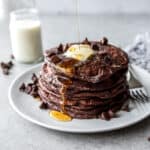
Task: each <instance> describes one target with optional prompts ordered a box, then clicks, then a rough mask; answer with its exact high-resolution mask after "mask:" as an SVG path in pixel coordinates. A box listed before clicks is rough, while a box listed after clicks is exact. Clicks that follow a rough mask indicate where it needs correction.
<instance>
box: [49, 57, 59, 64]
mask: <svg viewBox="0 0 150 150" xmlns="http://www.w3.org/2000/svg"><path fill="white" fill-rule="evenodd" d="M60 61H61V59H60V58H59V57H58V56H56V55H54V56H52V57H51V62H52V63H54V64H57V63H59V62H60Z"/></svg>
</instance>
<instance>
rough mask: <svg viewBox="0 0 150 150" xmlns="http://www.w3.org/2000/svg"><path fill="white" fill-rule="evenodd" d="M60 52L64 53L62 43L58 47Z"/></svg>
mask: <svg viewBox="0 0 150 150" xmlns="http://www.w3.org/2000/svg"><path fill="white" fill-rule="evenodd" d="M58 52H60V53H62V52H63V45H62V44H61V43H60V44H59V46H58Z"/></svg>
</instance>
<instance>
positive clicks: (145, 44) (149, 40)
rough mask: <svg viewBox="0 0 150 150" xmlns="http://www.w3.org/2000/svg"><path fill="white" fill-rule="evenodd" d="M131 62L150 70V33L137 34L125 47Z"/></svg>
mask: <svg viewBox="0 0 150 150" xmlns="http://www.w3.org/2000/svg"><path fill="white" fill-rule="evenodd" d="M125 51H126V52H127V53H128V56H129V59H130V62H131V63H134V64H136V65H138V66H140V67H142V68H144V69H146V70H148V71H149V72H150V33H148V32H147V33H144V34H138V35H137V36H136V37H135V39H134V41H133V43H132V44H131V45H129V46H127V47H126V48H125Z"/></svg>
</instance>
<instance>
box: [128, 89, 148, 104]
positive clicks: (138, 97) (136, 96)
mask: <svg viewBox="0 0 150 150" xmlns="http://www.w3.org/2000/svg"><path fill="white" fill-rule="evenodd" d="M129 92H130V98H131V99H132V100H134V101H136V102H138V103H148V102H150V98H149V97H148V96H147V95H146V94H145V92H144V90H143V88H134V89H130V90H129Z"/></svg>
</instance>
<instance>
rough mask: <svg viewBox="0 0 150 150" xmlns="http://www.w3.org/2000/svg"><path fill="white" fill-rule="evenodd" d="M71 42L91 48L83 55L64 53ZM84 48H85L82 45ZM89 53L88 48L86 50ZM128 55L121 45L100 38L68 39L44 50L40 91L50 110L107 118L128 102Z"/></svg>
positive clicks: (85, 116)
mask: <svg viewBox="0 0 150 150" xmlns="http://www.w3.org/2000/svg"><path fill="white" fill-rule="evenodd" d="M74 45H76V46H79V50H78V51H79V52H80V46H81V45H82V46H85V48H86V47H88V48H91V51H92V53H90V55H89V56H88V57H87V58H86V59H84V60H83V59H80V58H81V57H82V55H81V54H80V55H79V54H78V57H71V56H70V57H68V56H67V55H65V54H66V53H67V51H68V50H71V51H75V49H73V48H72V49H70V47H73V46H74ZM85 50H86V49H85ZM87 53H88V50H87ZM127 70H128V56H127V54H126V53H125V52H124V51H122V50H121V49H120V48H118V47H115V46H113V45H110V44H108V40H107V39H106V38H103V39H102V40H100V41H88V40H87V39H85V40H84V41H83V42H81V43H70V44H65V45H62V44H60V45H59V46H58V47H55V48H52V49H50V50H47V51H46V52H45V62H44V64H43V66H42V69H41V71H40V77H39V91H38V92H39V95H40V98H41V100H42V101H43V102H44V103H45V104H46V105H47V106H48V108H49V109H50V110H57V111H59V112H62V113H65V114H68V115H69V116H71V117H73V118H80V119H89V118H105V117H107V118H110V116H112V113H114V112H116V111H118V110H120V109H122V107H123V106H124V105H125V104H127V102H128V97H129V91H128V88H129V87H128V83H127V79H126V73H127Z"/></svg>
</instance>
